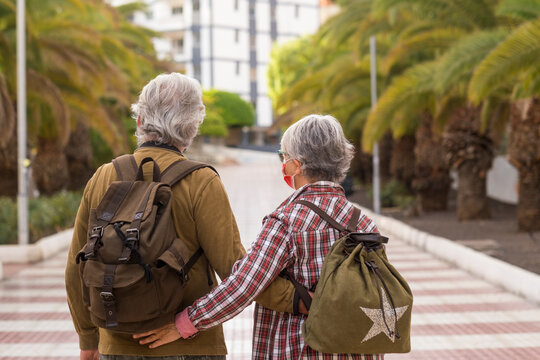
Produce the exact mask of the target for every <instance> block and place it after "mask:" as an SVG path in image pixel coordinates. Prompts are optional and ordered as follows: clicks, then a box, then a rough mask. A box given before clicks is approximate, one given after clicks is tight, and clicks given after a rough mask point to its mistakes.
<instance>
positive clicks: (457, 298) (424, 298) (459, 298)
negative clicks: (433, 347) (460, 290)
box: [413, 293, 524, 311]
mask: <svg viewBox="0 0 540 360" xmlns="http://www.w3.org/2000/svg"><path fill="white" fill-rule="evenodd" d="M523 301H524V300H523V298H521V297H519V296H516V295H512V294H509V293H500V294H463V295H421V296H415V297H414V305H458V304H498V303H511V302H523ZM413 309H414V307H413ZM413 311H414V310H413Z"/></svg>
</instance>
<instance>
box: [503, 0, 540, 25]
mask: <svg viewBox="0 0 540 360" xmlns="http://www.w3.org/2000/svg"><path fill="white" fill-rule="evenodd" d="M495 14H496V15H498V16H509V17H512V18H515V19H518V20H523V21H529V20H534V19H536V18H537V17H539V16H540V0H519V1H516V0H502V1H501V3H500V4H499V5H498V6H497V8H496V10H495Z"/></svg>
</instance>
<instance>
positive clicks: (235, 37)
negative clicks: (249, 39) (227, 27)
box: [234, 29, 240, 44]
mask: <svg viewBox="0 0 540 360" xmlns="http://www.w3.org/2000/svg"><path fill="white" fill-rule="evenodd" d="M239 41H240V30H238V29H234V42H235V43H237V44H238V42H239Z"/></svg>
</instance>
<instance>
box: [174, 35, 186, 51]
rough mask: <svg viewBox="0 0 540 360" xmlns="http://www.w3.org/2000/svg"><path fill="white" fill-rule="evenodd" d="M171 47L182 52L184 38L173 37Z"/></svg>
mask: <svg viewBox="0 0 540 360" xmlns="http://www.w3.org/2000/svg"><path fill="white" fill-rule="evenodd" d="M173 48H174V50H176V51H178V52H179V53H183V52H184V38H180V39H174V40H173Z"/></svg>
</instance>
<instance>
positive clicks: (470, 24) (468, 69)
mask: <svg viewBox="0 0 540 360" xmlns="http://www.w3.org/2000/svg"><path fill="white" fill-rule="evenodd" d="M493 5H494V2H493V1H475V2H466V3H463V2H460V1H455V0H436V1H423V0H411V1H409V2H408V4H407V6H408V9H407V11H412V12H413V13H414V14H416V16H417V18H418V19H420V21H419V23H413V24H412V25H411V26H410V29H408V30H406V31H404V32H403V33H404V35H401V37H400V39H399V41H398V42H397V44H396V46H395V47H394V48H393V49H391V51H390V52H389V53H388V55H387V57H386V59H385V67H386V69H387V70H390V69H392V68H395V67H398V68H399V67H402V68H403V67H405V68H407V67H408V66H409V67H410V64H411V63H413V64H414V63H415V61H416V63H418V62H419V61H420V62H419V63H420V64H421V63H422V62H423V61H426V60H429V59H435V61H436V62H437V63H439V64H438V65H437V67H438V70H437V71H436V72H432V73H431V72H429V71H428V72H422V71H412V72H410V73H409V74H413V73H415V72H416V75H418V76H427V78H425V79H420V78H416V77H414V78H415V79H413V81H415V82H413V84H416V83H417V82H420V83H425V84H427V85H428V88H429V90H428V93H430V94H431V96H433V97H434V104H433V105H432V106H431V114H433V115H434V116H435V121H436V123H437V124H438V125H439V128H442V127H444V125H445V124H447V126H446V128H445V134H444V141H443V145H444V146H445V148H446V151H447V157H446V160H447V161H448V162H449V165H450V166H452V167H453V168H455V169H456V170H457V172H458V176H459V184H458V203H457V216H458V219H460V220H468V219H475V218H484V217H488V216H489V211H488V208H487V194H486V174H487V170H488V169H489V168H490V167H491V162H492V158H493V154H494V151H493V143H494V139H492V134H491V132H490V131H489V128H488V127H485V126H482V119H487V118H490V117H491V116H493V115H494V114H493V113H491V114H490V113H489V111H488V110H489V108H487V107H484V110H483V111H480V110H479V108H478V106H475V105H473V104H470V103H468V102H467V99H466V91H465V89H466V86H467V83H468V81H469V79H470V77H471V76H472V72H473V70H474V65H476V64H478V63H479V62H480V61H481V59H482V57H481V56H482V55H483V56H485V55H486V52H488V51H489V50H491V49H492V48H493V47H494V46H495V44H496V42H491V43H489V42H488V45H491V48H489V47H488V46H486V44H485V42H484V44H483V45H484V47H483V48H477V49H475V50H477V52H475V53H467V52H463V50H464V49H466V48H467V47H469V48H470V47H471V44H475V45H476V43H475V42H474V41H472V40H471V39H469V38H468V37H473V36H476V34H478V33H480V31H479V29H489V30H486V31H491V33H490V35H492V36H495V35H493V32H495V30H491V29H496V25H497V21H498V19H497V18H496V16H495V14H494V10H493ZM402 6H404V3H403V2H397V1H394V0H376V1H375V3H374V9H375V11H387V12H388V11H396V10H399V9H400V7H402ZM456 15H459V16H456ZM500 33H501V31H500V30H499V32H498V34H496V35H497V36H499V37H500ZM469 34H472V35H469ZM484 37H485V36H484ZM478 53H480V54H481V56H480V57H479V56H478ZM456 64H458V65H456ZM459 64H461V66H460V65H459ZM412 68H416V66H415V65H413V66H412ZM418 69H422V67H421V66H420V67H419V68H417V70H418ZM456 75H457V76H456ZM404 79H405V81H400V84H402V85H403V86H405V89H402V90H399V89H398V88H396V87H395V86H394V87H393V89H392V92H393V93H394V95H393V96H394V100H392V98H390V97H387V99H388V101H387V102H386V103H382V104H380V105H378V107H379V106H388V102H392V101H406V102H407V104H406V105H403V106H404V108H406V109H407V110H406V111H405V113H403V112H401V114H400V116H399V119H401V121H402V122H404V123H405V124H408V123H410V122H411V121H413V119H414V118H415V117H416V116H418V114H421V113H423V112H424V111H425V108H426V105H425V104H426V102H427V101H426V100H422V99H421V98H420V99H418V100H419V102H415V100H412V101H411V100H410V99H409V98H404V97H403V96H400V97H399V98H396V97H395V93H397V92H400V91H402V92H403V93H408V92H411V91H412V92H416V93H422V92H423V90H421V89H415V88H414V85H413V86H410V84H406V81H409V80H410V79H409V80H407V77H405V78H404ZM421 88H422V89H423V87H421ZM383 96H384V95H383ZM397 99H399V100H397ZM414 99H417V98H416V97H414ZM491 104H492V105H493V103H491ZM380 113H381V114H384V112H380ZM390 120H391V119H387V121H383V120H382V116H380V115H375V114H373V116H371V117H370V120H369V121H368V124H367V126H368V128H367V131H366V132H365V134H366V135H365V136H364V140H366V137H367V136H373V135H375V136H380V132H381V131H384V129H385V128H384V126H381V125H384V124H387V125H389V121H390ZM381 121H382V124H379V128H380V129H381V130H380V131H379V134H373V132H372V131H371V130H370V128H373V125H372V123H374V122H381ZM484 124H485V122H484ZM368 134H370V135H368ZM464 139H466V140H468V141H464ZM364 142H365V143H369V142H367V141H364Z"/></svg>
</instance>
